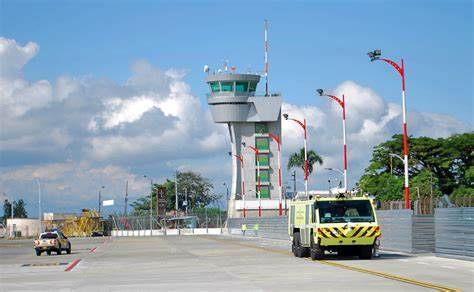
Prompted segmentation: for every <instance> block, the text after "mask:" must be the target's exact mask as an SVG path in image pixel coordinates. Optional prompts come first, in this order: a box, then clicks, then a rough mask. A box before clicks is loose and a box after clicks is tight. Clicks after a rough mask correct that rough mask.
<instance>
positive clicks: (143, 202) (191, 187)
mask: <svg viewBox="0 0 474 292" xmlns="http://www.w3.org/2000/svg"><path fill="white" fill-rule="evenodd" d="M160 187H163V188H165V189H166V211H171V210H174V209H175V200H176V197H175V190H176V188H175V181H174V180H170V179H166V181H165V183H163V184H154V185H153V192H152V199H153V213H154V214H155V213H156V196H157V191H158V188H160ZM212 189H213V185H212V184H211V183H210V182H209V180H208V179H207V178H205V177H203V176H202V175H201V174H199V173H195V172H192V171H188V172H178V209H180V210H184V209H185V206H183V202H184V201H185V199H186V197H187V198H188V210H192V209H193V208H195V207H206V206H208V205H209V204H211V203H213V202H215V201H217V199H218V198H219V196H217V195H214V194H212ZM130 206H132V208H133V212H132V213H133V214H134V215H137V216H139V215H144V214H149V210H150V195H144V196H142V197H140V198H138V199H137V200H136V201H135V202H133V203H132V204H131V205H130Z"/></svg>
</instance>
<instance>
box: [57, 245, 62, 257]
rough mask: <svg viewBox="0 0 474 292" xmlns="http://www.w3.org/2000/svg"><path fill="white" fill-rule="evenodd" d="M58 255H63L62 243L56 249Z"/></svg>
mask: <svg viewBox="0 0 474 292" xmlns="http://www.w3.org/2000/svg"><path fill="white" fill-rule="evenodd" d="M56 254H57V255H61V245H59V247H58V249H57V250H56Z"/></svg>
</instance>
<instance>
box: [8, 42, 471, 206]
mask: <svg viewBox="0 0 474 292" xmlns="http://www.w3.org/2000/svg"><path fill="white" fill-rule="evenodd" d="M38 51H39V46H38V45H37V44H34V43H28V44H26V45H24V46H22V45H19V44H17V43H16V42H15V41H13V40H8V39H4V38H0V63H1V64H2V66H1V67H2V68H1V70H2V71H1V73H0V97H1V99H0V107H1V109H0V114H2V118H3V121H2V129H1V131H0V159H1V162H2V163H1V164H2V168H1V169H0V193H2V192H6V193H7V194H10V193H11V194H16V195H17V196H20V195H22V194H25V195H27V196H28V197H29V200H30V202H34V199H33V198H34V196H35V189H36V187H34V186H33V185H32V183H33V181H32V178H33V177H39V178H41V180H42V181H44V185H45V193H47V194H48V196H47V197H49V198H50V202H51V203H52V204H56V205H59V204H66V205H67V206H74V207H77V208H81V207H83V206H84V204H91V202H93V201H94V198H95V196H96V192H97V188H98V187H99V186H101V185H106V186H107V190H108V196H110V197H111V198H115V199H120V198H121V197H122V196H123V188H124V182H125V180H129V182H130V187H131V192H135V193H136V194H137V193H139V192H143V191H146V189H147V183H146V182H145V181H144V180H143V178H142V176H143V174H144V173H147V174H148V175H150V176H152V177H154V178H155V179H156V180H157V181H158V180H159V179H164V178H165V177H170V176H171V173H172V172H173V171H174V170H175V169H180V170H195V171H199V172H202V173H203V174H204V175H205V176H209V177H211V178H213V179H214V181H215V182H216V186H217V187H219V186H220V185H221V184H222V181H224V180H229V179H230V159H229V158H228V156H227V155H225V154H226V152H227V151H228V149H229V140H228V139H229V138H228V131H227V128H226V127H225V126H223V125H216V124H214V123H213V122H212V118H211V115H210V112H209V110H208V109H207V106H206V105H203V104H202V103H201V102H200V100H199V98H198V97H196V96H195V95H193V94H192V91H191V88H190V87H189V85H188V84H187V83H186V82H185V81H184V80H183V79H184V77H185V75H186V73H187V71H186V70H178V69H168V70H160V69H158V68H156V67H154V66H152V65H151V64H149V63H148V62H146V61H138V62H135V63H134V64H133V65H132V68H131V71H132V73H131V77H130V78H129V79H128V80H127V81H126V82H125V83H124V84H117V83H116V82H114V81H111V80H108V79H95V78H91V77H70V76H59V77H58V78H57V80H56V82H55V84H54V85H51V84H50V82H48V81H46V80H40V81H36V82H32V83H30V82H28V81H26V80H25V79H24V78H23V77H22V75H23V74H22V73H23V68H24V66H25V65H26V64H27V63H28V61H29V60H31V58H33V57H34V56H35V55H36V54H37V52H38ZM4 64H5V66H4ZM332 93H334V94H336V95H341V94H343V93H344V94H345V96H346V103H347V127H348V137H347V138H348V139H347V143H348V152H349V153H348V154H349V155H348V157H349V167H350V174H351V176H350V178H351V180H350V181H351V182H352V183H354V182H355V180H356V179H357V178H358V177H359V176H360V175H361V174H362V172H363V169H364V168H365V167H366V165H367V162H368V160H369V158H370V154H371V151H372V147H373V146H375V145H376V144H378V143H380V142H382V141H384V140H386V139H388V138H390V137H391V136H392V135H393V134H395V133H399V132H400V129H401V120H400V119H401V116H400V115H401V111H400V106H399V105H396V104H392V103H387V102H386V101H385V100H384V99H383V98H382V97H381V96H379V95H378V94H377V93H376V92H374V91H373V90H372V89H370V88H368V87H363V86H361V85H358V84H356V83H354V82H353V81H346V82H343V83H341V84H340V85H339V86H338V87H337V88H335V89H334V90H333V91H332ZM283 111H284V112H286V113H289V114H290V115H291V116H293V117H295V118H298V119H303V118H306V119H307V123H308V134H309V147H310V148H311V149H314V150H316V151H317V152H318V153H319V154H320V155H322V156H323V159H324V161H325V164H324V167H338V168H340V167H341V165H342V159H341V152H342V145H341V144H342V128H341V109H340V108H339V106H338V105H337V104H336V103H334V102H332V101H330V100H328V101H327V102H325V103H324V104H323V105H322V106H321V107H317V106H302V105H294V104H290V103H284V104H283ZM408 120H409V132H410V134H412V135H414V136H418V135H426V136H433V137H440V136H443V137H445V136H448V135H451V134H453V133H456V132H465V131H470V130H472V129H471V127H470V126H467V125H465V124H464V123H462V122H460V121H458V120H456V119H455V118H452V117H448V116H443V115H438V114H432V113H418V112H409V115H408ZM283 144H284V157H283V158H284V161H283V162H284V163H285V162H286V159H287V156H288V154H290V153H292V152H294V151H297V150H298V149H299V148H301V147H302V145H303V131H302V129H301V127H300V126H298V125H297V124H296V123H292V122H289V121H283ZM328 176H332V174H331V175H330V174H328V173H326V172H324V171H323V170H322V168H321V167H317V168H316V171H315V173H314V175H313V177H312V181H313V186H315V187H317V188H321V187H324V188H325V187H327V183H326V182H325V181H326V179H327V177H328ZM94 206H95V205H92V207H94ZM89 207H90V206H89Z"/></svg>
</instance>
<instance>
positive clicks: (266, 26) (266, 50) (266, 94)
mask: <svg viewBox="0 0 474 292" xmlns="http://www.w3.org/2000/svg"><path fill="white" fill-rule="evenodd" d="M264 56H265V73H264V74H265V96H269V88H268V21H267V20H266V19H265V54H264Z"/></svg>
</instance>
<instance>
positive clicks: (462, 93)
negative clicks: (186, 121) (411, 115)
mask: <svg viewBox="0 0 474 292" xmlns="http://www.w3.org/2000/svg"><path fill="white" fill-rule="evenodd" d="M62 2H63V1H2V12H1V16H2V17H1V18H2V20H1V33H2V35H3V36H5V37H8V38H14V39H15V40H17V41H18V42H22V43H24V42H28V41H34V42H37V43H39V44H40V45H41V52H40V54H39V55H38V56H37V57H36V58H35V59H34V60H33V61H32V62H31V63H30V64H29V66H28V67H27V68H26V70H25V75H26V78H27V79H31V80H35V79H44V78H46V79H48V80H50V81H54V80H55V78H57V76H59V75H64V74H66V75H73V76H78V75H79V76H80V75H92V76H94V77H97V78H102V77H106V78H111V79H113V80H116V81H118V82H121V81H124V80H126V79H127V77H128V76H129V66H130V64H131V63H132V62H133V61H135V60H137V59H146V60H148V61H150V62H151V63H152V64H155V65H157V66H159V67H161V68H171V67H173V68H184V69H188V70H189V74H188V75H187V78H186V79H187V81H188V82H189V84H190V85H191V87H192V89H193V92H195V94H197V95H199V96H201V97H202V96H203V95H204V93H205V92H206V90H207V88H206V87H205V84H204V83H203V74H202V67H203V65H204V64H211V65H214V66H218V65H219V64H220V63H221V60H223V59H229V60H230V62H231V63H232V64H234V65H236V66H238V68H242V69H245V68H247V67H248V66H250V67H251V68H252V69H255V70H257V69H260V68H262V36H263V35H262V25H263V24H262V19H264V18H268V19H269V21H270V46H271V50H270V61H271V84H272V87H271V88H272V89H274V90H276V91H280V92H282V93H283V94H284V95H285V98H286V99H287V100H288V101H291V102H294V103H297V104H306V103H318V102H319V101H316V100H315V98H314V96H313V93H314V89H316V88H318V87H325V88H332V87H335V86H336V85H337V84H338V83H340V82H341V81H344V80H354V81H356V82H359V83H361V84H363V85H366V86H371V87H372V88H374V89H375V90H376V91H377V92H378V93H380V94H381V95H383V96H385V97H386V98H387V99H388V100H390V101H394V102H399V100H400V95H399V86H400V84H399V79H398V76H396V74H395V72H394V71H393V72H392V71H391V69H390V68H388V67H387V66H386V65H385V64H371V63H370V62H368V59H367V57H366V56H365V53H366V52H367V51H368V50H369V49H372V48H381V49H383V51H384V52H385V53H386V55H387V56H389V57H392V58H395V59H398V58H399V57H404V58H405V62H406V67H407V69H406V70H407V97H408V106H409V107H410V108H411V109H413V110H418V111H432V112H437V113H442V114H449V115H452V116H455V117H457V118H459V119H461V120H463V121H465V122H469V123H472V96H473V95H472V94H473V85H472V79H473V76H472V52H473V51H472V2H471V1H296V2H295V3H293V2H289V1H288V2H285V1H276V2H272V1H263V2H258V3H254V2H255V1H238V2H236V1H233V2H230V1H228V2H225V3H224V4H222V3H221V2H220V1H169V2H166V1H133V3H132V1H118V3H117V4H115V1H114V4H112V2H111V1H99V2H98V3H94V2H93V1H69V2H68V4H61V3H62ZM467 105H469V106H467Z"/></svg>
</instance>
